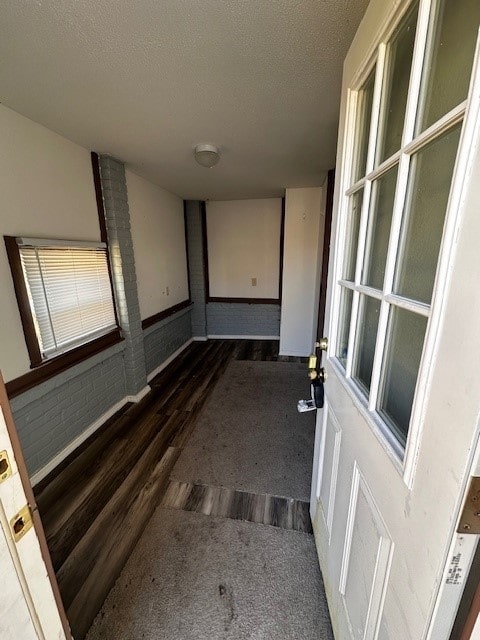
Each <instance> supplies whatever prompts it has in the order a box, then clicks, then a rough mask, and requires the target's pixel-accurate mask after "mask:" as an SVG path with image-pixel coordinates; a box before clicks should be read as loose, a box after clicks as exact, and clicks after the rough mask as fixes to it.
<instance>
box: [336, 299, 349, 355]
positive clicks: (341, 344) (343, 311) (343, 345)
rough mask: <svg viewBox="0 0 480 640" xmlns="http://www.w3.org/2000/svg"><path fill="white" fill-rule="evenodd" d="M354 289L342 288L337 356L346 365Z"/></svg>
mask: <svg viewBox="0 0 480 640" xmlns="http://www.w3.org/2000/svg"><path fill="white" fill-rule="evenodd" d="M352 301H353V291H352V290H351V289H344V288H342V295H341V299H340V325H339V326H340V331H339V333H338V343H337V358H338V359H339V360H340V362H341V363H342V364H343V366H344V367H345V366H346V362H347V354H348V337H349V333H350V318H351V316H352Z"/></svg>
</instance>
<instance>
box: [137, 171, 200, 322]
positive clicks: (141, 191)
mask: <svg viewBox="0 0 480 640" xmlns="http://www.w3.org/2000/svg"><path fill="white" fill-rule="evenodd" d="M126 177H127V189H128V204H129V208H130V224H131V229H132V239H133V250H134V253H135V269H136V273H137V288H138V300H139V304H140V313H141V316H142V319H145V318H148V317H149V316H153V315H155V314H156V313H159V312H160V311H163V310H164V309H168V308H169V307H173V306H174V305H176V304H178V303H179V302H183V301H184V300H186V299H187V298H188V273H187V257H186V251H185V225H184V218H183V200H182V199H181V198H179V197H178V196H175V195H173V194H172V193H170V192H168V191H165V190H164V189H162V188H161V187H158V186H157V185H155V184H153V183H151V182H148V181H147V180H144V179H143V178H140V177H139V176H137V175H135V174H134V173H132V172H131V171H128V170H127V171H126Z"/></svg>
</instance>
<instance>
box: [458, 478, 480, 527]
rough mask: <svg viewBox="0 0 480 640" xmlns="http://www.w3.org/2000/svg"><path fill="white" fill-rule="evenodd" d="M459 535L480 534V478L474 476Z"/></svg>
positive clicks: (461, 518)
mask: <svg viewBox="0 0 480 640" xmlns="http://www.w3.org/2000/svg"><path fill="white" fill-rule="evenodd" d="M457 533H473V534H479V533H480V478H479V477H476V476H472V478H470V486H469V488H468V493H467V499H466V500H465V504H464V505H463V510H462V514H461V516H460V522H459V524H458V529H457Z"/></svg>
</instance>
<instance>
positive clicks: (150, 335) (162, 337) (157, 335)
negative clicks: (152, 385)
mask: <svg viewBox="0 0 480 640" xmlns="http://www.w3.org/2000/svg"><path fill="white" fill-rule="evenodd" d="M191 314H192V310H191V308H187V309H182V310H181V311H179V312H178V313H176V314H175V315H174V316H170V317H169V318H165V320H161V321H160V322H157V323H156V324H154V325H152V326H151V327H148V328H147V329H144V330H143V344H144V349H145V360H146V365H147V374H150V373H152V371H154V370H155V369H156V368H157V367H159V366H160V365H161V364H162V363H163V362H165V360H167V358H169V357H170V356H171V355H172V353H175V351H177V350H178V349H180V347H182V346H183V345H184V344H185V343H186V342H188V341H189V340H190V338H191V337H192V321H191Z"/></svg>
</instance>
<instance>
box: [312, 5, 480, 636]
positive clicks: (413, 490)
mask: <svg viewBox="0 0 480 640" xmlns="http://www.w3.org/2000/svg"><path fill="white" fill-rule="evenodd" d="M479 25H480V2H478V0H413V1H411V0H410V1H409V0H372V2H371V4H370V6H369V8H368V10H367V13H366V16H365V18H364V20H363V22H362V24H361V25H360V28H359V31H358V32H357V35H356V37H355V40H354V42H353V44H352V47H351V49H350V51H349V54H348V56H347V59H346V61H345V66H344V81H343V90H342V91H343V93H342V106H341V114H340V134H339V148H338V157H337V178H336V185H335V200H334V218H333V225H332V243H331V246H332V252H331V259H330V267H329V284H328V296H327V317H326V322H325V335H327V336H328V338H329V344H328V350H327V353H326V357H325V361H324V366H325V367H326V372H327V375H328V378H327V381H326V383H325V398H326V402H325V407H324V409H323V410H322V411H319V412H318V415H317V434H316V443H315V462H314V472H313V483H312V500H311V511H312V520H313V523H314V531H315V539H316V544H317V548H318V553H319V557H320V562H321V567H322V571H323V575H324V580H325V585H326V590H327V595H328V599H329V605H330V610H331V617H332V622H333V626H334V629H335V632H336V637H337V638H338V640H376V639H379V640H387V639H388V640H427V639H430V640H448V639H449V637H450V630H451V626H452V623H453V621H454V617H455V610H456V607H457V605H458V599H459V597H460V594H461V590H462V585H463V579H464V575H465V574H466V573H467V572H468V568H469V560H470V557H471V553H472V551H473V549H474V547H475V545H476V542H477V536H475V535H468V534H467V535H463V534H457V533H456V529H457V521H458V518H459V514H460V509H461V506H462V500H463V498H464V494H465V488H466V486H467V483H468V480H469V476H470V475H475V474H476V473H477V472H480V469H479V468H478V460H477V459H476V451H477V440H478V435H479V424H478V416H479V412H480V65H479V54H478V48H479V45H478V31H479Z"/></svg>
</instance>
